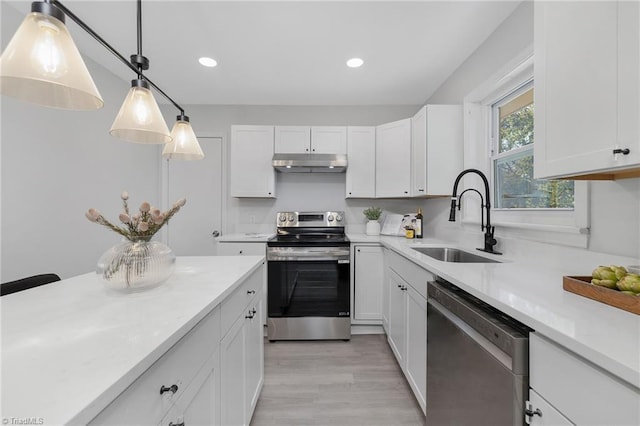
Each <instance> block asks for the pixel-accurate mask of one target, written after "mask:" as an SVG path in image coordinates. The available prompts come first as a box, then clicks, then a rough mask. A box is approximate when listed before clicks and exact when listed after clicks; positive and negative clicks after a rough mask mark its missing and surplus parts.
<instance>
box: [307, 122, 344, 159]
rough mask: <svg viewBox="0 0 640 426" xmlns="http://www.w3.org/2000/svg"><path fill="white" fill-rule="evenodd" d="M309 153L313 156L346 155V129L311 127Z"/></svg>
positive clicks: (341, 127) (340, 127)
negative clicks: (313, 154)
mask: <svg viewBox="0 0 640 426" xmlns="http://www.w3.org/2000/svg"><path fill="white" fill-rule="evenodd" d="M311 152H313V153H315V154H346V153H347V128H346V127H344V126H333V127H332V126H320V127H312V128H311Z"/></svg>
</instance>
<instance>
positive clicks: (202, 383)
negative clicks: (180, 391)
mask: <svg viewBox="0 0 640 426" xmlns="http://www.w3.org/2000/svg"><path fill="white" fill-rule="evenodd" d="M219 362H220V357H219V356H218V353H217V352H216V354H215V356H213V357H211V358H210V359H209V361H208V362H207V363H206V364H205V365H204V366H203V367H202V369H201V370H200V372H199V373H198V375H197V376H196V378H195V379H194V381H193V383H192V384H191V385H189V387H188V388H187V390H186V391H185V393H184V395H182V397H180V399H179V400H178V401H176V403H175V404H174V405H173V407H172V408H171V410H169V414H167V415H166V416H165V418H164V419H162V422H161V423H160V425H161V426H182V425H191V426H193V425H219V424H220V369H219V368H218V365H219Z"/></svg>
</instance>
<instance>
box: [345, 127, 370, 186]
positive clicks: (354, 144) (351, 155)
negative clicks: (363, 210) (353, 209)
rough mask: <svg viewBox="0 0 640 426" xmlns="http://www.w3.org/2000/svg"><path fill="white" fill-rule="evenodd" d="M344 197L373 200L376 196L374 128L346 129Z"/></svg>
mask: <svg viewBox="0 0 640 426" xmlns="http://www.w3.org/2000/svg"><path fill="white" fill-rule="evenodd" d="M347 161H348V162H349V165H348V167H347V172H346V174H347V177H346V197H347V198H374V197H375V196H376V128H375V127H368V126H350V127H348V128H347Z"/></svg>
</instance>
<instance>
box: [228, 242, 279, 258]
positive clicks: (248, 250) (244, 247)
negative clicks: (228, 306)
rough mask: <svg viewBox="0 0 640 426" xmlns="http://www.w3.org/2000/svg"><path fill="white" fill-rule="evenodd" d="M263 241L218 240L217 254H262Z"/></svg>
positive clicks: (264, 248) (263, 251) (263, 249)
mask: <svg viewBox="0 0 640 426" xmlns="http://www.w3.org/2000/svg"><path fill="white" fill-rule="evenodd" d="M266 247H267V246H266V244H265V243H233V242H225V241H220V242H219V243H218V253H217V254H218V256H264V255H265V253H266Z"/></svg>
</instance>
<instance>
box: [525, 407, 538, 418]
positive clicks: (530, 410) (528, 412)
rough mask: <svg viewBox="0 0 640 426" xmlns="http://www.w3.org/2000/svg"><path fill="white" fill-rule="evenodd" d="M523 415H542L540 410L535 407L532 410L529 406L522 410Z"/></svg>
mask: <svg viewBox="0 0 640 426" xmlns="http://www.w3.org/2000/svg"><path fill="white" fill-rule="evenodd" d="M524 415H525V416H527V417H533V416H540V417H542V411H540V409H539V408H536V409H535V411H534V410H532V409H531V408H527V409H526V410H524Z"/></svg>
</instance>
